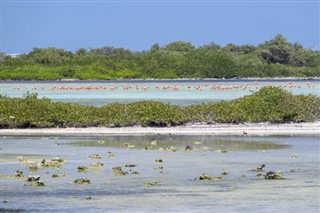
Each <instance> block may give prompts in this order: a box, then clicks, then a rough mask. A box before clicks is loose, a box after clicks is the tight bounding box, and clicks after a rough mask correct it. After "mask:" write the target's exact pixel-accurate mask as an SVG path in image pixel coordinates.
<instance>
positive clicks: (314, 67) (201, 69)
mask: <svg viewBox="0 0 320 213" xmlns="http://www.w3.org/2000/svg"><path fill="white" fill-rule="evenodd" d="M319 76H320V51H318V50H312V49H306V48H304V47H303V46H302V45H301V44H299V43H291V42H289V41H288V40H287V39H286V38H285V37H283V36H282V35H277V36H275V37H274V38H273V39H271V40H269V41H265V42H263V43H261V44H259V45H257V46H253V45H236V44H227V45H226V46H220V45H218V44H215V43H209V44H205V45H202V46H199V47H195V46H194V45H193V44H191V43H190V42H185V41H175V42H172V43H169V44H167V45H164V46H160V45H159V44H154V45H152V46H151V47H150V49H149V50H144V51H132V50H128V49H125V48H115V47H111V46H107V47H102V48H90V49H85V48H80V49H78V50H77V51H75V52H71V51H66V50H64V49H59V48H54V47H48V48H34V49H33V50H32V51H30V52H29V53H25V54H18V55H7V54H5V53H0V80H69V81H72V80H73V79H77V80H117V79H120V80H125V79H153V80H154V79H159V80H160V79H237V78H239V79H247V78H248V79H250V78H262V79H263V78H278V77H280V78H291V77H293V78H307V79H309V78H318V77H319Z"/></svg>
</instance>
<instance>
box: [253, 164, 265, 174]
mask: <svg viewBox="0 0 320 213" xmlns="http://www.w3.org/2000/svg"><path fill="white" fill-rule="evenodd" d="M264 167H266V165H265V164H262V165H261V166H260V167H257V168H255V169H253V170H251V171H254V172H262V171H263V168H264Z"/></svg>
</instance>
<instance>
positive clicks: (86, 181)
mask: <svg viewBox="0 0 320 213" xmlns="http://www.w3.org/2000/svg"><path fill="white" fill-rule="evenodd" d="M74 183H75V184H90V180H89V179H88V178H79V179H76V180H75V181H74Z"/></svg>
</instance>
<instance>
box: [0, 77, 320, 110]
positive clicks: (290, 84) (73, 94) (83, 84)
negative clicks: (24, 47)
mask: <svg viewBox="0 0 320 213" xmlns="http://www.w3.org/2000/svg"><path fill="white" fill-rule="evenodd" d="M269 84H272V85H274V86H282V87H283V88H285V89H287V90H288V91H290V92H292V93H293V94H313V95H318V96H320V81H319V80H291V81H290V80H259V81H257V82H255V81H254V80H167V81H148V80H146V81H139V80H131V81H130V80H127V81H71V82H66V81H22V82H15V81H13V82H0V94H1V95H8V96H11V97H22V96H23V95H24V94H25V93H26V92H28V91H29V92H34V93H38V95H39V97H41V98H42V97H47V98H50V99H52V100H54V101H63V102H72V103H80V104H85V105H95V106H102V105H105V104H108V103H114V102H133V101H142V100H158V101H163V102H166V103H171V104H179V105H190V104H194V103H203V102H208V101H217V100H232V99H235V98H239V97H243V96H245V95H250V94H251V93H252V92H254V91H258V90H259V89H260V88H261V87H263V86H265V85H269ZM232 85H233V86H235V85H237V86H239V87H237V88H232V89H227V87H229V86H232ZM215 86H219V87H222V89H212V88H213V87H215ZM128 87H130V88H128Z"/></svg>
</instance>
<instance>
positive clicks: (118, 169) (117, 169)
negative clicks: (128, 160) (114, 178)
mask: <svg viewBox="0 0 320 213" xmlns="http://www.w3.org/2000/svg"><path fill="white" fill-rule="evenodd" d="M112 173H113V174H116V175H126V174H128V172H124V171H123V170H122V168H121V167H120V166H119V167H113V168H112Z"/></svg>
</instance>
